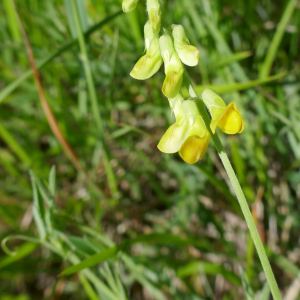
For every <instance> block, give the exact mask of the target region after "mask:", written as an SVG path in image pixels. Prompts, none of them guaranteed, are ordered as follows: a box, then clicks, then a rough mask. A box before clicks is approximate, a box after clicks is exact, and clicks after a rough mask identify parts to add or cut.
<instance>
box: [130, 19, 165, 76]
mask: <svg viewBox="0 0 300 300" xmlns="http://www.w3.org/2000/svg"><path fill="white" fill-rule="evenodd" d="M144 33H145V46H146V54H145V55H144V56H142V57H141V58H140V59H139V60H138V62H137V63H136V64H135V66H134V68H133V69H132V71H131V72H130V75H131V76H132V77H133V78H135V79H139V80H145V79H148V78H150V77H151V76H153V75H154V74H155V73H156V72H157V71H158V70H159V68H160V66H161V65H162V63H163V60H162V57H161V54H160V49H159V41H158V38H157V37H156V36H155V35H154V33H153V30H152V27H151V24H150V22H149V21H148V22H147V23H146V24H145V27H144Z"/></svg>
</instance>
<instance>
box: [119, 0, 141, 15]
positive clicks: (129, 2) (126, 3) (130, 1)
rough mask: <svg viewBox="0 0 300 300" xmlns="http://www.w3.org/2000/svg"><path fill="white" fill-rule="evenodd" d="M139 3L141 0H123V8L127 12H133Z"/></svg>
mask: <svg viewBox="0 0 300 300" xmlns="http://www.w3.org/2000/svg"><path fill="white" fill-rule="evenodd" d="M138 4H139V0H123V3H122V8H123V11H124V12H125V13H128V12H131V11H132V10H134V9H135V8H136V7H137V5H138Z"/></svg>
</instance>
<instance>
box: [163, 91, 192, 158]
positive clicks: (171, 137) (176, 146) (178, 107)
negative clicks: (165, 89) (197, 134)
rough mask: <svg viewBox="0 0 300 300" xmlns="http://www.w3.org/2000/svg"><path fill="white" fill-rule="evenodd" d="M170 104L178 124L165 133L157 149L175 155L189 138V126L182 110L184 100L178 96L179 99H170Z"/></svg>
mask: <svg viewBox="0 0 300 300" xmlns="http://www.w3.org/2000/svg"><path fill="white" fill-rule="evenodd" d="M169 102H170V106H171V109H172V110H173V112H174V114H175V118H176V122H175V123H174V124H173V125H171V126H170V127H169V128H168V130H167V131H166V132H165V134H164V135H163V137H162V138H161V140H160V141H159V144H158V145H157V148H158V149H159V150H160V151H161V152H164V153H175V152H178V151H179V150H180V147H181V145H182V144H183V142H184V141H185V139H186V137H187V133H188V124H187V122H186V118H185V114H184V112H183V110H182V102H183V98H182V97H181V96H180V95H179V94H178V95H177V97H175V98H173V99H169Z"/></svg>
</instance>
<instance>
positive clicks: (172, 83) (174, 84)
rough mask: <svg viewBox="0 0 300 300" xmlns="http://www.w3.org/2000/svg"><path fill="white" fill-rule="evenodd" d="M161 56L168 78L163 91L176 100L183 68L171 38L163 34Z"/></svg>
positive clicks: (160, 39) (160, 42) (160, 40)
mask: <svg viewBox="0 0 300 300" xmlns="http://www.w3.org/2000/svg"><path fill="white" fill-rule="evenodd" d="M159 45H160V50H161V55H162V58H163V60H164V63H165V74H166V78H165V81H164V83H163V87H162V91H163V93H164V95H165V96H166V97H168V98H175V97H176V96H177V94H178V93H179V91H180V88H181V84H182V75H183V66H182V64H181V61H180V59H179V58H178V56H177V54H176V51H175V49H174V46H173V42H172V39H171V37H170V36H169V35H168V34H166V33H165V34H163V35H162V36H161V37H160V38H159Z"/></svg>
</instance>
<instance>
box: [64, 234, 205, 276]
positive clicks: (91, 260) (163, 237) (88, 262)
mask: <svg viewBox="0 0 300 300" xmlns="http://www.w3.org/2000/svg"><path fill="white" fill-rule="evenodd" d="M140 242H148V243H149V242H154V243H159V244H164V245H170V244H172V245H177V246H181V247H182V246H185V245H194V246H195V247H199V248H201V249H202V250H203V251H204V250H205V249H208V248H209V244H207V243H203V242H198V241H194V240H192V239H183V238H181V237H179V236H176V235H171V234H146V235H141V236H139V237H138V238H136V239H133V240H130V241H125V242H123V243H121V244H119V245H117V246H114V247H111V248H108V249H105V250H103V251H101V252H100V253H97V254H94V255H91V256H89V257H88V258H87V259H85V260H83V261H81V262H80V263H79V264H77V265H74V266H72V267H70V268H67V269H66V270H64V271H63V272H62V273H61V274H60V276H67V275H71V274H74V273H76V272H78V271H81V270H83V269H85V268H89V267H92V266H94V265H96V264H98V263H101V262H103V261H105V260H106V259H108V258H111V257H114V256H116V254H117V253H118V252H119V251H124V250H126V249H128V248H129V247H131V246H132V245H134V244H136V243H140Z"/></svg>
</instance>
